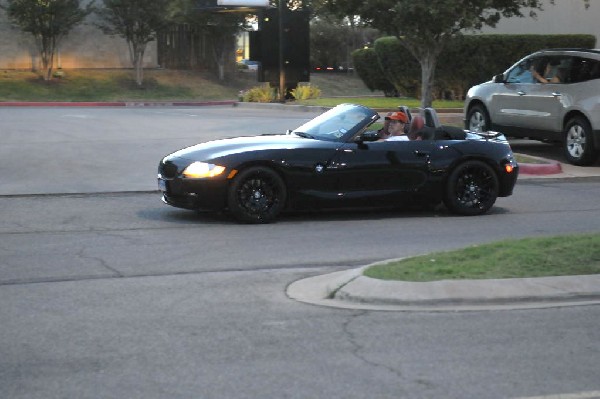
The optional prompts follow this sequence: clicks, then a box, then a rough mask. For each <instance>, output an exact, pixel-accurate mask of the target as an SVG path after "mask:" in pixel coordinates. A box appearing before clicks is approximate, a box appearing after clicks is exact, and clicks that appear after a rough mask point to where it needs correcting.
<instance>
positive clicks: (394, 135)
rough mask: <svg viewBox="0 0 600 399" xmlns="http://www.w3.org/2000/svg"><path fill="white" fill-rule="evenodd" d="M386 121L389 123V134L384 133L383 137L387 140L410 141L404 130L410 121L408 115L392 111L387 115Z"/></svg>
mask: <svg viewBox="0 0 600 399" xmlns="http://www.w3.org/2000/svg"><path fill="white" fill-rule="evenodd" d="M385 120H386V123H389V125H388V128H387V133H388V134H387V135H385V134H383V137H382V139H383V140H386V141H408V136H407V135H406V133H405V132H404V127H405V126H406V124H407V123H408V116H407V115H406V114H405V113H404V112H402V111H398V112H392V113H391V114H389V115H388V116H386V117H385Z"/></svg>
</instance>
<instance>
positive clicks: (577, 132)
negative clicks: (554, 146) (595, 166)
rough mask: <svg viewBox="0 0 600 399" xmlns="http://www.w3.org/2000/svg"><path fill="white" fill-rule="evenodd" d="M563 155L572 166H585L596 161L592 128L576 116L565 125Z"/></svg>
mask: <svg viewBox="0 0 600 399" xmlns="http://www.w3.org/2000/svg"><path fill="white" fill-rule="evenodd" d="M564 154H565V158H567V161H569V162H570V163H572V164H573V165H579V166H587V165H591V164H592V163H594V161H595V160H596V157H597V156H598V153H597V151H596V149H595V148H594V140H593V137H592V127H591V126H590V123H589V122H588V121H587V119H585V118H584V117H581V116H576V117H574V118H572V119H570V120H569V121H568V122H567V124H566V125H565V131H564Z"/></svg>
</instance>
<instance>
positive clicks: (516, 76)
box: [506, 58, 539, 83]
mask: <svg viewBox="0 0 600 399" xmlns="http://www.w3.org/2000/svg"><path fill="white" fill-rule="evenodd" d="M538 60H539V59H538V58H528V59H526V60H523V61H521V62H520V63H519V64H517V65H515V67H514V68H513V69H511V70H510V71H508V74H507V75H506V83H535V82H536V80H535V78H534V77H533V75H532V74H531V68H532V66H533V65H535V64H536V63H537V62H538Z"/></svg>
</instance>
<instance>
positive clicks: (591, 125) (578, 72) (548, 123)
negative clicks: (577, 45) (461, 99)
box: [464, 49, 600, 165]
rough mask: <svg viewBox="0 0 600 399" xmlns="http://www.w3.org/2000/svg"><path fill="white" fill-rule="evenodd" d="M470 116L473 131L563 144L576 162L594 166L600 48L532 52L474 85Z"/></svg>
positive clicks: (599, 122) (599, 138) (599, 129)
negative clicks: (491, 132) (486, 80)
mask: <svg viewBox="0 0 600 399" xmlns="http://www.w3.org/2000/svg"><path fill="white" fill-rule="evenodd" d="M544 75H545V76H544ZM536 76H537V78H536ZM464 115H465V127H466V128H467V129H469V130H473V131H488V130H498V131H501V132H503V133H504V134H505V135H506V136H511V137H520V138H530V139H536V140H541V141H547V142H557V143H562V145H563V148H564V155H565V157H566V158H567V160H568V161H569V162H570V163H572V164H575V165H590V164H592V163H594V162H595V161H596V159H597V157H598V153H599V152H600V50H586V49H549V50H542V51H538V52H536V53H533V54H531V55H528V56H527V57H525V58H523V59H521V60H520V61H519V62H517V63H516V64H514V65H513V66H512V67H510V68H509V69H508V70H507V71H505V72H504V73H502V74H500V75H496V76H495V77H494V78H493V80H491V81H489V82H486V83H483V84H480V85H477V86H474V87H472V88H471V89H470V90H469V91H468V93H467V98H466V101H465V107H464Z"/></svg>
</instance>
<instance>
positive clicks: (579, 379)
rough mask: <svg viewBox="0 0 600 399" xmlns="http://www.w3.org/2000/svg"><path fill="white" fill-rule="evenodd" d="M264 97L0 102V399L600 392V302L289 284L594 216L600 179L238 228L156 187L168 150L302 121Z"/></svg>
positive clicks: (527, 184) (565, 229)
mask: <svg viewBox="0 0 600 399" xmlns="http://www.w3.org/2000/svg"><path fill="white" fill-rule="evenodd" d="M238 112H239V113H238ZM257 114H258V113H257V112H256V111H252V112H248V111H246V110H232V109H230V108H229V109H228V108H211V109H193V110H187V109H87V110H86V109H81V110H80V109H50V108H42V109H33V110H32V109H28V110H24V109H20V108H19V109H13V110H9V111H8V112H5V111H4V110H2V109H1V108H0V135H1V136H2V137H3V144H2V146H1V147H0V156H2V163H1V165H2V174H1V176H0V194H1V195H0V321H1V322H0V397H2V398H11V399H12V398H45V399H46V398H98V397H106V398H280V397H281V398H284V397H285V398H331V397H333V398H336V397H344V398H366V397H369V398H398V397H406V398H440V397H443V398H526V397H547V398H548V399H549V398H552V397H553V396H551V395H557V394H570V395H571V396H568V397H572V398H578V399H581V398H596V397H600V383H599V381H600V378H598V377H599V374H598V371H597V369H598V363H599V361H600V346H599V345H598V342H600V329H599V328H598V327H599V324H598V323H599V322H598V320H600V307H598V306H590V307H573V308H563V309H546V310H527V311H509V312H507V311H499V312H467V313H429V312H417V313H402V312H377V311H352V310H340V309H330V308H321V307H316V306H311V305H306V304H302V303H298V302H295V301H292V300H290V299H289V298H287V297H286V295H285V288H286V286H287V285H288V284H290V283H291V282H293V281H295V280H297V279H300V278H304V277H308V276H311V275H316V274H322V273H327V272H331V271H335V270H342V269H346V268H349V267H353V266H357V265H362V264H365V263H369V262H371V261H375V260H380V259H385V258H396V257H403V256H410V255H414V254H420V253H426V252H429V251H432V250H440V249H449V248H457V247H462V246H465V245H472V244H476V243H481V242H489V241H493V240H497V239H502V238H508V237H522V236H532V235H534V236H535V235H548V234H560V233H571V232H598V231H599V230H600V223H599V219H600V212H599V211H600V204H599V203H598V200H597V199H598V197H599V194H600V180H598V179H585V180H572V181H558V180H535V179H534V180H527V181H522V182H519V184H518V185H517V187H516V190H515V195H514V196H512V197H509V198H501V199H499V201H498V203H497V206H496V207H495V208H494V209H493V211H492V212H491V213H490V214H488V215H485V216H482V217H476V218H464V217H455V216H453V215H450V214H447V213H446V212H444V211H436V212H418V211H379V212H356V211H346V212H335V213H327V214H325V213H300V214H288V215H285V216H284V217H283V218H282V220H281V221H280V222H278V223H276V224H272V225H266V226H241V225H237V224H235V223H233V222H232V221H231V220H230V219H229V218H227V217H226V216H223V215H211V214H202V215H198V214H195V213H193V212H189V211H184V210H178V209H174V208H170V207H168V206H165V205H163V204H162V203H161V202H160V199H159V194H158V192H156V190H155V187H154V185H155V181H154V179H155V173H156V172H155V170H156V164H157V162H158V159H160V157H161V156H163V155H164V154H165V153H166V152H169V151H172V150H175V149H177V148H179V147H182V146H184V145H188V144H193V143H195V142H197V141H202V140H204V139H208V138H213V137H220V136H221V135H228V133H229V132H231V133H232V135H233V134H237V133H239V132H240V131H242V132H248V133H250V134H254V133H257V132H262V131H263V129H270V131H273V130H271V129H274V131H281V130H285V129H286V128H288V127H294V126H296V125H297V124H298V122H301V121H302V120H306V119H308V118H310V115H308V114H293V115H287V114H284V115H281V114H280V113H277V112H272V111H265V113H264V114H260V115H257ZM75 115H78V116H75ZM222 128H223V129H225V130H226V132H227V133H225V134H223V133H222V134H217V133H216V132H215V131H214V130H213V129H215V130H216V129H222ZM122 174H124V175H122ZM19 178H20V179H19ZM140 179H141V180H142V181H139V180H140ZM19 180H20V181H19ZM60 193H66V194H60Z"/></svg>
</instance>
